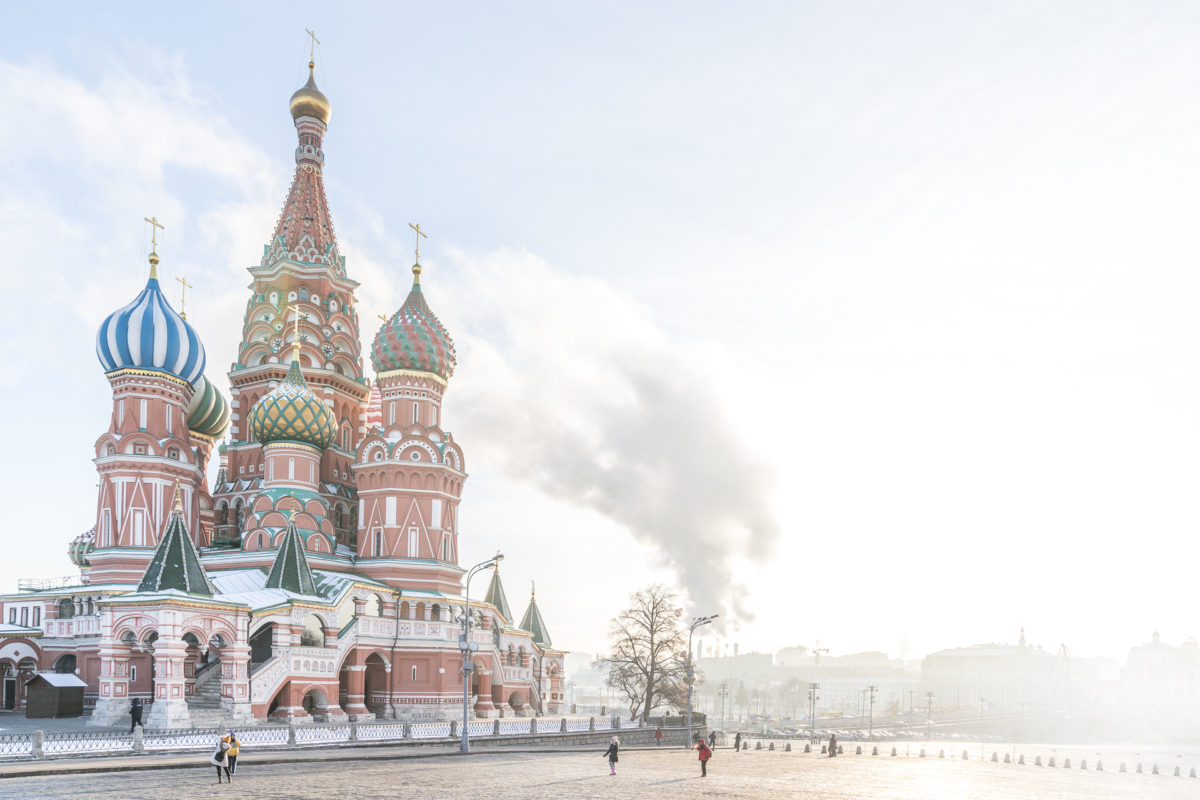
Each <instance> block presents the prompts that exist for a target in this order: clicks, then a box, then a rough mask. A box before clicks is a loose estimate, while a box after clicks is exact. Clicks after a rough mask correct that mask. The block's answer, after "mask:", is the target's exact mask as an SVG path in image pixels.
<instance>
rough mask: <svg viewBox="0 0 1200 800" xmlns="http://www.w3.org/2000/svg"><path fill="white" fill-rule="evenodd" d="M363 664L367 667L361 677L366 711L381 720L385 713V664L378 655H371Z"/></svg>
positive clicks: (386, 688)
mask: <svg viewBox="0 0 1200 800" xmlns="http://www.w3.org/2000/svg"><path fill="white" fill-rule="evenodd" d="M363 663H364V664H365V665H366V667H367V669H366V674H365V675H364V676H363V686H364V689H365V694H366V695H367V698H366V701H365V702H366V704H367V710H368V711H371V712H373V713H374V714H375V716H376V717H379V718H381V719H382V718H383V717H384V716H385V713H384V712H386V711H387V697H388V670H387V662H386V661H384V660H383V656H381V655H379V654H378V653H372V654H371V655H369V656H367V660H366V661H365V662H363Z"/></svg>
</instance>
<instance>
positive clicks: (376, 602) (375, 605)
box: [363, 594, 383, 617]
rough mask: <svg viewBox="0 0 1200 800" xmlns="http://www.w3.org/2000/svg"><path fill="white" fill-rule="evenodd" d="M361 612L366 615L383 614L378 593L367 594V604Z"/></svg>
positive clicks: (377, 615) (376, 615)
mask: <svg viewBox="0 0 1200 800" xmlns="http://www.w3.org/2000/svg"><path fill="white" fill-rule="evenodd" d="M363 613H365V614H366V615H367V616H368V617H380V616H383V601H382V600H380V599H379V595H377V594H372V595H368V596H367V605H366V608H365V610H364V612H363Z"/></svg>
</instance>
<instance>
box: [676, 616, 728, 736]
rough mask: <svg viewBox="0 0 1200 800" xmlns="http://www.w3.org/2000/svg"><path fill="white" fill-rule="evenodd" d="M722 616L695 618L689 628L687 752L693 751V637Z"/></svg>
mask: <svg viewBox="0 0 1200 800" xmlns="http://www.w3.org/2000/svg"><path fill="white" fill-rule="evenodd" d="M719 616H721V615H720V614H713V615H712V616H711V617H695V618H693V619H692V624H691V626H690V627H689V628H688V654H687V736H685V737H684V742H683V746H684V748H685V749H687V750H691V749H692V678H693V676H694V674H695V672H694V670H693V669H692V635H693V634H694V633H695V632H696V628H699V627H701V626H703V625H708V624H709V623H711V622H712V621H713V620H714V619H716V618H717V617H719Z"/></svg>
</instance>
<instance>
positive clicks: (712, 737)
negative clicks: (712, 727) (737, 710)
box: [708, 731, 717, 750]
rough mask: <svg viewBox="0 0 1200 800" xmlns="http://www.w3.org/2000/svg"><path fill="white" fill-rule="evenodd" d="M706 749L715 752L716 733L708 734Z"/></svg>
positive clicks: (710, 732)
mask: <svg viewBox="0 0 1200 800" xmlns="http://www.w3.org/2000/svg"><path fill="white" fill-rule="evenodd" d="M708 747H709V749H710V750H715V749H716V748H717V732H716V731H709V732H708Z"/></svg>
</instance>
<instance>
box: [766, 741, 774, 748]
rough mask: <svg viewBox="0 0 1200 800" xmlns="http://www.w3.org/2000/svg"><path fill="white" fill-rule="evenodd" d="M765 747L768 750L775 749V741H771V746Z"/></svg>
mask: <svg viewBox="0 0 1200 800" xmlns="http://www.w3.org/2000/svg"><path fill="white" fill-rule="evenodd" d="M767 749H768V750H774V749H775V743H774V742H771V746H770V747H768V748H767Z"/></svg>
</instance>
